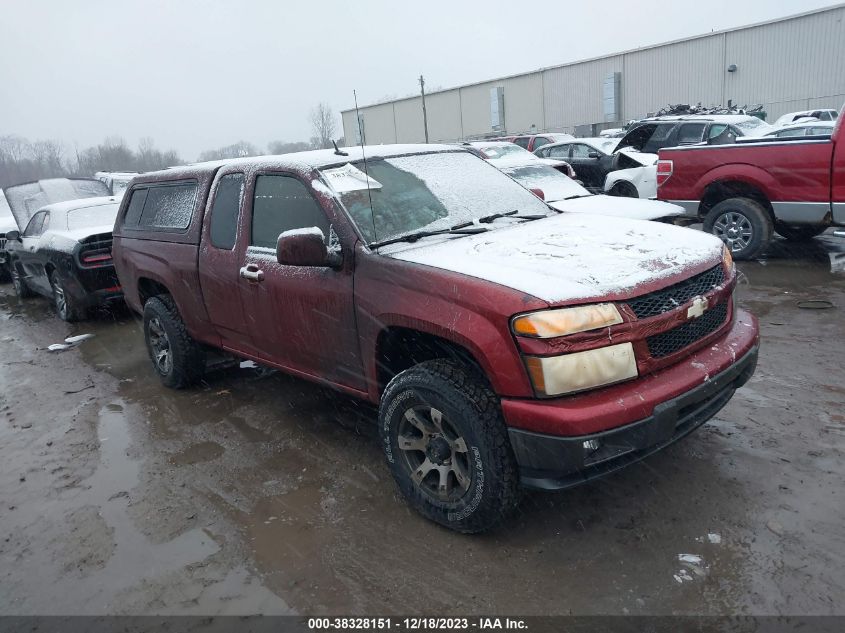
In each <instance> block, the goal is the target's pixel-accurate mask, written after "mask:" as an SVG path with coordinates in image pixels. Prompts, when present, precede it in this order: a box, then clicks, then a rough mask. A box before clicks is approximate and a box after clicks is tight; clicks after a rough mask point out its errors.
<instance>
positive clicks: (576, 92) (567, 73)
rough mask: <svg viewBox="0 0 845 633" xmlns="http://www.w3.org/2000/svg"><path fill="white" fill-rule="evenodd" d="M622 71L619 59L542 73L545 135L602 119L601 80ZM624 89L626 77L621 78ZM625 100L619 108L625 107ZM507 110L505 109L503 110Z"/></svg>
mask: <svg viewBox="0 0 845 633" xmlns="http://www.w3.org/2000/svg"><path fill="white" fill-rule="evenodd" d="M621 70H622V56H621V55H616V56H614V57H603V58H601V59H596V60H593V61H588V62H583V63H580V64H571V65H568V66H558V67H557V68H549V69H547V70H545V71H543V88H544V90H543V103H544V109H545V113H546V121H545V127H546V130H547V131H550V132H558V131H569V129H571V128H572V127H573V126H575V125H580V124H582V123H598V122H599V121H602V120H603V119H604V111H603V109H602V84H603V82H604V78H605V77H606V76H607V75H608V74H609V73H613V72H619V71H621ZM622 88H623V90H624V88H625V77H624V76H623V77H622ZM624 103H625V101H624V99H623V101H622V104H623V106H624ZM506 107H507V106H506Z"/></svg>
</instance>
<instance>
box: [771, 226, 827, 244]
mask: <svg viewBox="0 0 845 633" xmlns="http://www.w3.org/2000/svg"><path fill="white" fill-rule="evenodd" d="M825 231H827V226H817V225H812V226H789V225H788V224H784V223H783V222H775V232H776V233H777V234H778V235H780V236H781V237H783V238H784V239H787V240H789V241H790V242H806V241H807V240H811V239H813V238H814V237H816V236H817V235H821V234H822V233H824V232H825Z"/></svg>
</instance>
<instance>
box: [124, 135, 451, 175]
mask: <svg viewBox="0 0 845 633" xmlns="http://www.w3.org/2000/svg"><path fill="white" fill-rule="evenodd" d="M340 151H341V152H343V154H337V153H335V150H333V149H316V150H309V151H307V152H293V153H291V154H277V155H275V156H274V155H268V156H247V157H245V158H228V159H223V160H214V161H207V162H203V163H193V164H191V165H185V166H184V167H172V168H170V169H165V170H161V171H157V172H156V171H154V172H148V173H145V174H143V175H142V176H141V177H140V178H139V179H138V180H139V182H146V181H148V180H152V181H155V180H158V176H160V175H167V176H168V180H173V179H177V178H179V177H183V176H184V177H190V176H194V175H196V174H198V173H208V172H214V171H216V170H217V169H219V168H221V167H228V166H243V167H251V168H255V169H261V168H265V167H266V168H277V167H287V168H293V169H300V170H303V169H323V168H325V167H331V166H338V165H344V164H346V163H354V162H356V161H359V160H362V159H363V158H364V157H366V158H367V160H372V159H376V158H391V157H394V156H403V155H406V154H432V153H436V152H461V151H467V150H463V149H461V147H460V146H458V145H437V144H434V143H431V144H393V145H365V146H364V148H363V151H362V148H361V146H360V145H356V146H354V147H341V148H340Z"/></svg>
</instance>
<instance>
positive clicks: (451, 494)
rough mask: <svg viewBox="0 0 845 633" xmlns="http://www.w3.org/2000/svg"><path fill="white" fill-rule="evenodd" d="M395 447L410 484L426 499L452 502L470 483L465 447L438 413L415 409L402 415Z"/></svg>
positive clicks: (420, 407)
mask: <svg viewBox="0 0 845 633" xmlns="http://www.w3.org/2000/svg"><path fill="white" fill-rule="evenodd" d="M398 446H399V449H400V450H401V451H402V456H403V458H404V460H405V463H406V465H407V466H408V469H409V471H410V473H411V480H412V481H413V482H414V484H415V485H416V486H417V487H418V488H419V489H420V490H421V491H422V492H423V493H425V494H426V495H427V496H429V497H432V498H433V499H436V500H437V501H447V502H453V501H457V500H458V499H460V498H461V497H463V496H464V495H465V494H466V492H467V490H469V487H470V484H471V483H472V476H471V475H470V473H471V469H470V464H469V454H468V450H467V444H466V441H465V440H464V438H463V437H461V435H460V434H459V433H458V432H457V431H456V430H455V428H454V427H453V426H452V425H451V424H450V423H449V422H448V421H447V420H446V418H445V417H444V416H443V413H442V412H441V411H439V410H438V409H435V408H433V407H428V406H416V407H412V408H410V409H408V410H407V411H405V414H404V416H403V417H402V421H401V423H400V425H399V437H398Z"/></svg>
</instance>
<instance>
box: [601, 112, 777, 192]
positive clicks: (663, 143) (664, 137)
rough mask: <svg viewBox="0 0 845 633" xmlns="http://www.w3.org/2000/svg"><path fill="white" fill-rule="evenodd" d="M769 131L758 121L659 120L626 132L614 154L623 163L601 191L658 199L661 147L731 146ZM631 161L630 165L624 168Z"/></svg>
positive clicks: (741, 118)
mask: <svg viewBox="0 0 845 633" xmlns="http://www.w3.org/2000/svg"><path fill="white" fill-rule="evenodd" d="M771 129H772V127H771V126H769V125H767V124H766V123H765V122H763V121H761V120H760V119H758V118H757V117H753V116H746V115H739V114H725V115H690V116H661V117H653V118H650V119H643V120H642V121H639V122H637V123H634V124H633V125H632V126H630V127H629V128H628V132H627V133H626V134H625V136H623V137H622V138H621V139H620V140H619V143H618V144H617V146H616V149H615V150H614V151H615V152H616V154H617V155H620V154H622V155H624V158H622V157H620V160H621V161H622V162H621V163H620V164H619V166H618V167H617V168H616V169H615V170H614V171H611V172H609V173H608V174H607V176H606V178H605V181H604V190H605V191H606V192H607V193H609V194H610V195H616V196H626V197H632V198H656V197H657V167H656V164H657V151H658V150H659V149H661V148H663V147H675V146H679V145H695V144H700V143H707V144H710V145H718V144H725V143H733V142H734V141H735V140H736V138H737V137H739V136H762V135H763V134H765V133H766V132H768V131H771ZM627 161H633V164H625V163H627Z"/></svg>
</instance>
